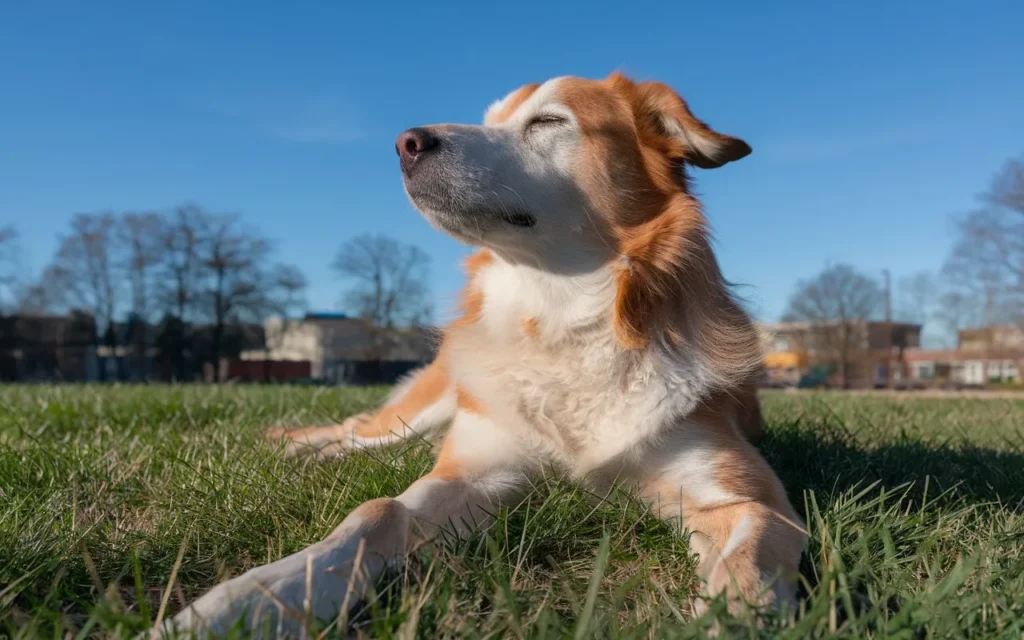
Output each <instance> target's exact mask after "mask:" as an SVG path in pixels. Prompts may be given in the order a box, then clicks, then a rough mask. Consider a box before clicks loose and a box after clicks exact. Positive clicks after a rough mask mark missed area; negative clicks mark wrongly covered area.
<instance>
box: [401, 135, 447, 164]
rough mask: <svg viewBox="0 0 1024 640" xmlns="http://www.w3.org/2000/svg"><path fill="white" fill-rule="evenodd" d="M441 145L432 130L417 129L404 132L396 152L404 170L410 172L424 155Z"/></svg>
mask: <svg viewBox="0 0 1024 640" xmlns="http://www.w3.org/2000/svg"><path fill="white" fill-rule="evenodd" d="M440 145H441V140H440V139H439V138H438V137H437V136H436V135H434V134H433V133H431V132H430V129H426V128H424V127H416V128H414V129H409V130H407V131H403V132H402V134H401V135H399V136H398V141H397V142H396V143H395V151H396V152H397V153H398V158H399V160H401V162H402V169H404V170H406V171H408V170H409V167H411V166H412V163H413V162H415V161H416V159H417V158H419V157H420V156H422V155H423V154H426V153H430V152H431V151H433V150H434V149H437V148H438V147H439V146H440Z"/></svg>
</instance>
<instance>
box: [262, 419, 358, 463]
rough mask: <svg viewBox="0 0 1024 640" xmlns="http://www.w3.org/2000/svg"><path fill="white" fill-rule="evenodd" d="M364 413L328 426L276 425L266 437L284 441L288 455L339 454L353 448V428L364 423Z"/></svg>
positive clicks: (320, 456) (269, 430)
mask: <svg viewBox="0 0 1024 640" xmlns="http://www.w3.org/2000/svg"><path fill="white" fill-rule="evenodd" d="M362 415H365V414H361V415H359V416H353V417H351V418H348V419H346V420H345V421H344V422H343V423H341V424H336V425H331V426H327V427H300V428H295V429H287V428H283V427H274V428H272V429H268V430H267V432H266V439H267V440H270V441H272V442H275V443H282V442H283V443H284V453H285V455H286V456H288V457H295V456H300V455H313V456H316V457H317V458H330V457H334V456H339V455H342V454H343V453H345V451H347V450H348V449H350V448H351V446H350V444H351V443H350V441H351V440H352V434H353V429H354V428H355V426H356V425H357V424H361V423H362V419H361V418H362Z"/></svg>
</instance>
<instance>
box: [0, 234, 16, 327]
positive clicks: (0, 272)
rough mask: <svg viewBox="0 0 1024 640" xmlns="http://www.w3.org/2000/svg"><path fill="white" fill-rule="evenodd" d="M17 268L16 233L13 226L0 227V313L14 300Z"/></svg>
mask: <svg viewBox="0 0 1024 640" xmlns="http://www.w3.org/2000/svg"><path fill="white" fill-rule="evenodd" d="M17 268H18V231H17V230H16V229H15V228H14V227H13V226H6V227H0V313H3V312H4V311H5V310H6V309H7V307H8V306H10V305H11V304H12V303H13V301H14V298H15V295H16V294H15V291H14V289H15V285H16V283H17Z"/></svg>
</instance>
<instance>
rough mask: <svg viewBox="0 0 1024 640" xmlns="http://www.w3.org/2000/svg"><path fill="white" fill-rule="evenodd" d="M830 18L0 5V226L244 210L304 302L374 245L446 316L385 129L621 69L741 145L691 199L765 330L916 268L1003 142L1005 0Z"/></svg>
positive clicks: (1013, 134)
mask: <svg viewBox="0 0 1024 640" xmlns="http://www.w3.org/2000/svg"><path fill="white" fill-rule="evenodd" d="M835 4H836V3H817V2H814V3H812V2H787V3H767V2H721V3H695V2H675V3H669V2H660V3H647V4H646V6H645V5H644V3H632V2H631V3H627V2H625V1H620V2H615V3H608V2H592V1H588V2H582V1H580V0H571V1H567V2H562V3H559V4H557V5H556V4H554V3H550V4H549V3H547V2H543V3H542V2H517V3H478V2H474V3H468V2H466V3H448V5H447V6H445V7H443V8H442V7H441V6H439V5H438V4H437V3H425V2H394V3H386V2H374V3H356V2H340V1H331V2H327V1H324V2H294V3H290V4H287V5H286V3H282V2H257V1H253V0H250V1H249V2H227V1H224V2H193V1H185V0H179V1H178V2H173V3H160V4H159V5H157V4H156V3H140V2H95V3H83V2H44V1H42V0H40V1H36V2H28V1H23V2H17V1H8V2H3V3H0V224H2V223H7V222H14V223H15V224H16V225H17V227H18V228H19V230H20V232H21V235H22V245H23V252H24V255H25V258H26V260H25V262H26V267H27V268H29V269H31V270H38V269H41V268H42V267H43V266H44V265H45V263H46V262H47V261H48V259H49V257H50V255H51V253H52V251H53V249H54V245H55V237H56V234H57V233H58V232H59V231H61V230H63V228H64V227H65V225H66V223H67V220H68V218H69V216H70V215H71V214H72V213H74V212H79V211H96V210H103V209H114V210H145V209H160V208H169V207H172V206H174V205H176V204H179V203H182V202H185V201H195V202H198V203H199V204H201V205H203V206H205V207H207V208H209V209H211V210H215V211H237V212H241V213H242V214H243V215H244V216H245V217H246V219H247V220H248V221H249V222H251V223H253V224H255V225H256V226H258V227H259V228H260V229H261V230H262V231H263V232H265V233H266V234H267V235H269V236H271V237H273V238H275V239H277V241H278V248H279V252H280V257H281V258H282V259H283V260H286V261H290V262H294V263H295V264H297V265H298V266H300V267H301V268H302V269H303V270H304V271H305V272H306V274H307V275H308V276H309V278H310V280H311V281H312V283H313V285H312V288H311V290H310V295H309V297H310V302H311V306H313V307H315V308H318V309H331V308H336V305H337V303H338V301H339V299H340V297H341V296H340V289H341V283H339V282H338V281H337V280H336V279H335V277H334V275H333V274H332V273H331V271H330V269H329V264H330V262H331V260H332V258H333V256H334V253H335V251H336V250H337V248H338V246H339V245H340V244H341V243H342V242H343V241H345V240H346V239H347V238H350V237H352V236H354V235H356V234H359V233H362V232H368V231H370V232H374V231H382V232H386V233H388V234H391V235H392V236H394V237H396V238H398V239H400V240H403V241H406V242H415V243H417V244H419V245H421V246H422V247H423V248H424V249H426V250H427V251H428V252H429V253H430V254H431V256H432V258H433V264H432V280H433V291H434V294H435V297H436V299H437V307H438V309H439V310H441V311H443V310H445V309H447V308H449V306H450V302H451V299H452V296H453V294H454V293H455V292H456V291H457V289H458V287H459V286H460V283H461V274H460V272H459V271H458V267H457V261H458V259H459V258H460V257H461V256H463V255H464V254H465V253H466V252H467V249H466V248H465V247H462V246H461V245H459V244H457V243H456V242H454V241H453V240H450V239H448V238H447V237H444V236H441V235H440V234H438V233H436V232H434V231H433V230H432V229H431V228H430V227H428V225H427V224H426V223H425V222H423V221H422V220H421V219H420V218H419V216H418V215H417V214H416V213H415V212H414V211H413V209H412V208H411V207H410V205H409V204H408V202H407V200H406V198H405V195H404V193H403V191H402V187H401V180H400V174H399V170H398V165H397V161H396V158H395V155H394V148H393V146H394V138H395V136H396V135H397V134H398V133H399V132H401V131H402V130H403V129H405V128H407V127H410V126H414V125H418V124H427V123H432V122H439V121H449V122H451V121H456V122H478V121H479V120H480V118H481V116H482V113H483V110H484V109H485V107H486V106H487V105H488V104H489V103H490V102H491V101H492V100H494V99H496V98H498V97H500V96H502V95H504V94H505V93H507V92H508V91H509V90H511V89H513V88H515V87H516V86H518V85H520V84H523V83H526V82H532V81H538V80H544V79H546V78H549V77H552V76H558V75H567V74H571V75H580V76H589V77H603V76H604V75H606V74H607V73H608V72H610V71H612V70H616V69H617V70H621V71H623V72H626V73H627V74H631V75H634V76H637V77H639V78H644V79H658V80H662V81H665V82H668V83H669V84H671V85H672V86H673V87H675V88H676V89H678V90H679V91H680V93H682V94H683V95H684V96H685V97H686V98H687V99H688V101H689V102H690V104H691V107H692V108H693V110H694V111H695V112H696V114H697V115H698V116H699V117H701V118H703V119H705V120H707V121H709V122H710V123H711V124H712V125H713V126H714V127H715V128H717V129H719V130H720V131H722V132H724V133H729V134H732V135H737V136H739V137H742V138H744V139H745V140H747V141H748V142H749V143H750V144H751V145H752V146H753V148H754V153H753V155H751V156H750V157H749V158H747V159H745V160H743V161H742V162H740V163H737V164H735V165H730V166H728V167H726V168H723V169H719V170H716V171H704V172H698V173H697V175H696V184H697V187H698V190H699V192H700V193H701V194H702V195H703V197H704V201H705V203H706V206H707V212H708V214H709V217H710V218H711V220H712V223H713V225H714V228H715V230H716V237H717V245H716V246H717V249H718V251H719V256H720V259H721V261H722V264H723V268H724V270H725V272H726V276H727V277H728V278H730V279H731V280H733V281H736V282H739V283H743V284H747V285H751V288H746V289H744V290H743V293H744V294H745V295H746V296H747V297H749V298H751V300H752V302H753V304H754V307H755V309H756V311H757V312H758V314H759V315H760V316H761V317H762V318H763V319H774V318H775V317H777V316H778V315H779V314H780V313H782V311H783V310H784V307H785V303H786V299H787V298H788V296H789V293H790V291H791V289H792V286H793V283H794V282H795V281H796V280H797V279H798V278H801V277H805V276H808V275H812V274H813V273H815V272H816V271H817V270H819V269H821V268H822V267H823V266H824V265H825V264H826V263H827V262H839V261H847V262H851V263H853V264H855V265H856V266H858V267H860V268H862V269H863V270H865V271H867V272H868V273H871V274H879V273H880V272H881V270H882V269H884V268H889V269H890V270H891V271H892V273H893V275H894V278H895V279H897V280H898V279H899V278H900V277H902V276H906V275H910V274H912V273H913V272H915V271H918V270H921V269H937V268H938V267H939V266H940V265H941V262H942V260H943V259H944V257H945V255H946V252H947V250H948V248H949V245H950V242H951V238H952V235H951V234H952V225H951V222H950V215H951V214H952V213H954V212H957V211H960V210H963V209H965V208H968V207H970V206H971V205H972V204H973V202H974V197H975V196H976V194H977V193H979V192H980V191H982V190H983V189H984V188H985V187H986V186H987V184H988V181H989V178H990V176H991V175H992V174H993V172H995V171H996V170H997V169H998V168H999V166H1000V165H1001V164H1002V163H1003V162H1004V161H1005V160H1007V159H1008V158H1010V157H1012V156H1016V155H1019V154H1021V153H1024V80H1022V75H1021V74H1022V69H1024V41H1022V40H1021V34H1020V25H1021V24H1024V3H1022V2H1020V1H1019V0H1011V1H996V0H990V1H986V2H978V3H966V2H955V3H954V2H937V1H934V0H932V1H928V2H910V1H905V2H898V3H882V2H871V3H843V6H842V7H839V6H833V5H835ZM864 5H869V6H864Z"/></svg>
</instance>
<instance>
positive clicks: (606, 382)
mask: <svg viewBox="0 0 1024 640" xmlns="http://www.w3.org/2000/svg"><path fill="white" fill-rule="evenodd" d="M396 150H397V153H398V156H399V164H400V166H401V172H402V177H403V181H404V185H405V190H406V192H407V194H408V196H409V198H410V199H411V201H412V203H413V204H414V205H415V207H416V208H417V209H418V210H419V211H420V212H421V213H422V215H423V216H424V217H425V218H426V220H427V221H428V222H429V223H430V224H431V225H433V226H434V227H436V228H437V229H439V230H441V231H443V232H445V233H447V234H449V235H450V236H452V237H454V238H456V239H457V240H460V241H462V242H464V243H466V244H469V245H472V246H473V247H476V248H477V249H476V251H475V253H473V254H472V255H471V256H470V257H469V258H468V259H467V261H466V264H465V267H466V271H467V274H468V278H467V284H466V285H465V288H464V290H463V292H462V297H461V303H460V306H459V314H458V316H457V317H456V319H455V320H453V321H452V322H451V323H449V324H448V325H447V326H446V327H445V328H444V331H443V338H442V339H441V341H440V345H439V349H438V354H437V356H436V359H435V360H434V361H433V362H432V363H431V364H430V365H429V366H427V367H426V368H424V369H422V370H420V371H419V372H418V373H416V374H414V375H413V376H412V377H410V378H409V379H408V380H406V381H405V382H404V383H402V384H400V385H398V387H397V388H396V390H395V392H394V393H393V394H392V396H391V397H390V398H389V399H388V400H387V402H386V403H385V404H384V405H383V406H382V407H381V408H380V409H379V410H377V411H375V412H373V413H371V414H364V415H360V416H355V417H353V418H350V419H348V420H346V421H345V422H344V423H342V424H339V425H334V426H328V427H312V428H302V429H295V430H290V431H275V432H272V433H271V434H270V435H271V437H274V438H282V439H284V441H285V443H286V448H287V450H288V451H289V452H291V453H302V452H303V451H314V452H317V453H318V454H319V455H340V454H344V453H345V452H346V451H350V450H353V449H359V448H365V447H378V446H384V445H388V444H391V443H396V442H399V441H402V440H404V439H406V438H408V437H409V436H411V435H413V434H420V435H423V434H431V433H434V434H438V433H444V436H443V439H442V440H441V444H440V447H439V449H438V452H437V455H436V463H435V465H434V467H433V470H432V471H430V472H429V473H428V474H426V475H425V476H424V477H422V478H420V479H419V480H417V481H416V482H414V483H413V484H412V485H411V486H410V487H409V488H408V489H407V490H406V491H405V492H403V493H402V494H401V495H399V496H398V497H396V498H380V499H376V500H371V501H369V502H366V503H364V504H362V505H361V506H359V507H358V508H356V509H355V510H354V511H353V512H352V513H351V514H349V515H348V516H347V517H346V518H345V520H344V521H343V522H342V523H341V525H340V526H339V527H338V528H337V529H336V530H335V531H334V532H333V533H332V534H331V535H330V536H328V537H327V538H326V539H325V540H323V541H322V542H319V543H317V544H315V545H313V546H312V547H310V548H308V549H306V550H305V551H302V552H300V553H297V554H295V555H292V556H288V557H285V558H283V559H281V560H278V561H277V562H274V563H272V564H269V565H266V566H262V567H257V568H255V569H253V570H251V571H249V572H248V573H245V574H243V575H241V576H239V577H236V578H234V579H231V580H229V581H227V582H224V583H222V584H220V585H218V586H216V587H214V588H213V589H212V590H211V591H209V592H208V593H207V594H206V595H204V596H202V597H201V598H199V599H198V600H197V601H195V602H194V603H193V604H192V605H191V606H189V607H188V608H186V609H185V610H183V611H182V612H181V613H179V614H178V615H177V616H176V617H175V618H174V619H173V620H171V623H172V625H173V626H175V627H176V628H178V629H183V628H184V629H189V630H193V631H197V630H207V631H215V632H223V631H225V630H226V629H227V628H229V627H230V626H231V625H232V624H233V623H235V622H236V621H238V620H239V619H241V620H243V624H246V625H252V624H255V623H256V622H258V621H259V620H260V619H261V618H262V617H263V616H264V615H269V616H270V617H271V618H272V620H273V625H276V626H273V628H274V629H275V630H276V631H278V632H280V631H288V630H292V631H294V630H296V629H301V628H303V627H302V625H303V624H305V621H306V619H307V618H308V616H314V617H316V618H320V619H325V620H326V619H333V618H334V617H336V616H337V615H339V610H340V609H343V608H346V607H350V606H352V605H353V604H354V603H356V602H357V601H358V600H359V598H361V597H363V596H364V595H366V594H367V593H368V592H369V590H370V589H372V587H373V581H374V579H375V578H376V577H378V576H379V575H380V574H381V572H382V571H383V570H384V569H385V567H386V566H387V565H388V563H390V562H394V561H395V560H396V559H400V558H401V557H402V556H403V554H405V553H406V552H407V551H408V550H409V549H410V548H411V547H413V546H414V545H417V544H420V543H421V542H423V541H425V540H429V539H431V538H433V537H434V536H436V535H438V534H439V532H440V531H441V529H442V528H446V527H447V528H448V529H451V530H453V531H455V532H462V533H465V532H467V531H469V530H471V529H472V528H473V527H481V526H485V525H486V523H487V522H488V518H489V517H490V516H489V514H491V513H493V512H494V509H495V507H496V506H498V505H502V504H514V503H515V502H516V501H517V500H519V499H520V498H521V497H522V496H523V495H524V492H525V490H526V489H527V487H528V486H529V481H530V478H531V476H532V475H534V474H538V473H541V472H543V471H545V470H547V469H557V470H558V471H559V472H561V473H564V474H567V475H569V476H571V477H573V478H576V479H578V480H579V481H580V482H585V483H587V484H588V485H589V486H595V487H607V486H610V483H612V482H623V483H625V484H627V485H628V486H630V487H632V488H633V489H634V490H635V491H636V492H637V493H638V494H639V495H640V496H642V497H643V499H645V500H646V501H647V502H648V503H649V504H650V505H651V509H652V511H653V512H654V513H655V514H656V515H658V516H659V517H662V518H666V519H671V520H674V521H677V522H679V523H680V525H681V527H682V531H684V532H688V534H689V536H690V537H689V544H690V549H691V550H692V551H693V552H695V553H696V554H697V556H698V561H699V565H698V567H699V568H698V571H699V574H700V576H701V577H702V578H703V584H704V591H703V597H702V598H698V600H697V601H696V602H695V603H694V606H695V609H696V610H697V612H699V611H700V610H701V608H702V607H706V600H705V599H704V598H710V597H713V596H716V595H718V594H725V597H726V599H727V600H728V601H729V603H730V606H731V607H734V608H735V607H741V606H745V605H743V603H751V604H755V605H767V606H774V607H777V608H782V607H784V606H788V607H789V610H790V611H792V607H793V606H794V604H795V596H796V593H795V589H796V584H797V580H798V576H799V574H798V564H799V560H800V556H801V553H802V550H803V548H804V545H805V540H806V534H805V532H804V530H803V523H802V521H801V519H800V517H799V516H798V515H797V514H796V512H795V511H794V509H793V507H792V505H791V504H790V502H789V500H788V498H787V496H786V492H785V490H784V488H783V486H782V484H781V483H780V481H779V480H778V478H777V477H776V475H775V474H774V473H773V471H772V469H771V468H770V467H769V465H768V463H767V462H766V461H765V460H764V458H763V457H762V456H761V455H760V454H759V453H758V451H757V449H756V448H755V447H754V446H753V444H752V443H753V442H754V441H756V440H757V439H758V438H759V436H760V435H761V433H762V430H763V423H762V419H761V412H760V407H759V403H758V398H757V395H756V382H757V379H758V377H759V375H760V373H761V370H762V369H761V367H762V353H761V350H760V342H759V338H758V334H757V331H756V328H755V327H754V325H753V323H752V322H751V320H750V318H749V317H748V315H747V314H746V313H745V312H744V311H743V309H742V308H741V306H740V305H739V304H738V302H737V300H736V299H735V297H734V296H733V294H732V293H731V291H730V288H729V286H728V283H727V282H726V281H725V279H724V278H723V275H722V273H721V270H720V268H719V265H718V262H717V259H716V257H715V255H714V253H713V251H712V248H711V244H710V239H709V236H710V231H709V225H708V221H707V219H706V218H705V216H704V214H703V213H702V209H701V205H700V203H699V202H698V200H697V198H696V197H695V196H694V195H693V193H692V191H691V190H690V187H689V174H690V171H691V168H692V167H698V168H701V169H713V168H717V167H721V166H722V165H724V164H727V163H729V162H733V161H736V160H739V159H741V158H743V157H745V156H747V155H748V154H750V153H751V148H750V146H748V145H747V143H745V142H744V141H742V140H740V139H738V138H735V137H731V136H728V135H724V134H721V133H718V132H716V131H714V130H713V129H711V128H710V127H709V126H708V125H707V124H705V123H704V122H703V121H701V120H699V119H698V118H697V117H696V116H694V115H693V113H692V112H691V111H690V108H689V106H688V105H687V103H686V102H685V101H684V100H683V98H682V97H680V96H679V95H678V94H677V93H676V92H675V91H673V90H672V89H671V88H670V87H668V86H666V85H665V84H662V83H658V82H638V81H634V80H631V79H629V78H627V77H625V76H624V75H621V74H618V73H614V74H612V75H610V76H608V77H607V78H604V79H598V80H594V79H583V78H575V77H561V78H556V79H553V80H549V81H547V82H544V83H542V84H531V85H527V86H523V87H521V88H519V89H517V90H515V91H513V92H512V93H511V94H509V95H508V96H506V97H505V98H503V99H501V100H499V101H498V102H496V103H494V104H493V105H492V106H491V107H490V108H489V109H488V110H487V112H486V114H485V117H484V123H483V125H456V124H444V125H436V126H427V127H418V128H414V129H409V130H408V131H405V132H404V133H402V134H401V135H400V136H399V137H398V140H397V145H396ZM444 430H446V431H444Z"/></svg>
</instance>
